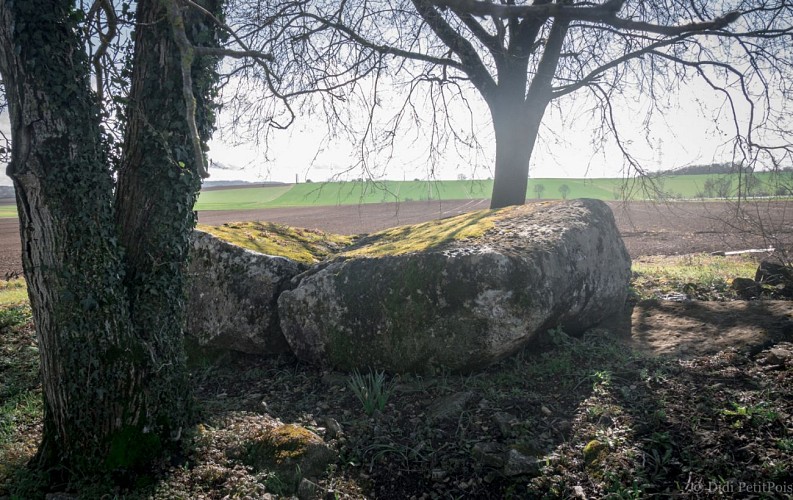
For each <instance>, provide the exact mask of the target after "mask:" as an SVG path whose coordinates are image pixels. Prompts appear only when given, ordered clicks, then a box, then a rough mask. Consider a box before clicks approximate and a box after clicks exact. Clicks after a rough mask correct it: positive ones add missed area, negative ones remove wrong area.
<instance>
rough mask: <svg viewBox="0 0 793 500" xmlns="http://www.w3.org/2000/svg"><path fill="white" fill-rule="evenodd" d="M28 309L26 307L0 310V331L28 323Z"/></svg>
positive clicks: (29, 315)
mask: <svg viewBox="0 0 793 500" xmlns="http://www.w3.org/2000/svg"><path fill="white" fill-rule="evenodd" d="M30 318H31V313H30V308H29V307H28V306H26V305H21V306H13V307H8V308H2V309H0V330H5V329H6V328H11V327H14V326H19V325H24V324H25V323H27V322H28V321H30Z"/></svg>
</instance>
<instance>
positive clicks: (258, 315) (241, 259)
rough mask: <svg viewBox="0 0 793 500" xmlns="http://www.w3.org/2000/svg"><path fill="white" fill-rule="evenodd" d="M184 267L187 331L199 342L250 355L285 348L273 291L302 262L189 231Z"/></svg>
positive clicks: (281, 284)
mask: <svg viewBox="0 0 793 500" xmlns="http://www.w3.org/2000/svg"><path fill="white" fill-rule="evenodd" d="M191 243H192V247H191V251H190V264H189V267H188V287H187V288H188V289H187V335H188V336H190V337H193V338H195V339H196V340H197V341H198V343H199V345H201V346H205V347H213V348H219V349H227V350H233V351H241V352H246V353H252V354H276V353H282V352H288V351H289V345H288V344H287V342H286V339H285V338H284V336H283V333H282V332H281V327H280V323H279V321H278V308H277V300H278V295H279V294H280V293H281V290H282V289H283V287H284V286H285V285H287V284H288V283H289V281H290V279H291V278H293V277H294V276H295V275H297V274H298V273H300V272H302V271H304V270H305V269H306V266H304V265H301V264H298V263H296V262H294V261H292V260H290V259H287V258H285V257H278V256H272V255H264V254H261V253H257V252H253V251H251V250H246V249H244V248H241V247H239V246H236V245H233V244H231V243H228V242H226V241H223V240H221V239H218V238H216V237H214V236H212V235H211V234H208V233H205V232H202V231H198V230H196V231H194V232H193V236H192V242H191Z"/></svg>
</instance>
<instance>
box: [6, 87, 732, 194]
mask: <svg viewBox="0 0 793 500" xmlns="http://www.w3.org/2000/svg"><path fill="white" fill-rule="evenodd" d="M703 101H705V102H710V104H711V105H710V106H709V108H713V109H716V108H718V106H719V104H720V102H719V101H718V100H716V97H715V96H714V95H713V94H712V93H711V92H708V91H707V90H705V89H704V88H702V89H698V88H689V89H688V90H685V91H683V92H682V93H681V95H679V96H672V97H671V101H670V104H671V111H670V112H669V113H668V114H667V115H666V116H665V119H664V118H663V117H660V116H656V117H655V119H654V120H652V121H651V122H649V123H647V124H645V123H643V120H644V115H645V112H646V108H647V105H648V101H646V100H643V99H641V98H637V102H635V103H627V104H623V105H621V106H620V107H619V108H617V111H618V112H619V113H620V115H619V116H618V117H617V120H618V121H619V122H620V125H621V128H622V134H623V141H624V142H626V143H629V144H630V147H631V150H632V152H633V154H634V155H635V156H636V157H637V159H639V160H640V161H642V162H643V163H644V165H646V166H647V167H648V168H649V169H650V170H659V169H669V168H675V167H680V166H684V165H691V164H706V163H711V162H713V161H716V162H719V161H725V160H729V157H728V154H729V149H730V148H729V146H725V143H726V142H728V139H729V137H728V136H726V135H725V134H724V132H723V131H724V130H726V131H728V132H729V131H730V123H729V120H727V117H725V116H722V117H721V118H719V117H718V116H716V115H714V114H713V113H711V114H709V115H706V116H703V113H702V112H701V110H700V107H699V104H701V103H702V102H703ZM698 103H699V104H698ZM473 107H474V114H475V116H476V117H477V118H478V119H477V120H476V121H475V123H474V127H475V129H476V131H475V135H476V136H477V138H478V139H479V141H480V143H481V144H482V145H483V150H482V151H475V150H466V149H464V148H459V147H458V148H454V147H451V146H450V147H448V148H447V149H446V150H444V151H443V152H441V154H440V155H439V157H438V158H437V159H436V161H435V162H434V163H431V162H430V161H429V160H428V156H427V150H428V147H429V141H428V140H426V138H424V135H425V132H426V131H423V130H411V131H409V132H408V133H405V134H404V135H402V136H400V137H399V138H398V139H397V141H396V144H395V146H396V147H395V152H394V154H393V156H392V158H391V159H390V161H386V159H385V158H378V157H374V158H372V159H371V161H370V165H369V167H370V170H369V172H368V173H364V172H362V171H361V169H360V168H353V169H352V170H349V169H350V167H351V166H352V165H355V164H356V161H357V158H358V157H359V155H358V150H357V149H356V148H355V147H354V146H352V145H350V144H349V143H347V142H345V141H342V140H337V141H333V140H328V139H327V137H326V132H325V127H324V126H323V125H322V124H321V123H320V122H317V121H316V120H317V119H318V118H317V116H318V115H314V117H313V120H314V121H311V120H309V119H305V118H303V119H301V118H298V119H297V120H296V122H295V123H294V124H293V126H292V127H291V128H290V129H288V130H286V131H276V132H274V133H273V134H272V137H271V140H270V144H269V149H268V151H267V154H266V157H265V152H264V151H263V150H262V149H261V148H257V147H256V146H255V145H253V144H243V145H239V146H234V145H232V144H233V143H234V142H235V140H234V137H233V134H232V133H229V132H228V131H226V132H218V133H217V134H216V136H215V138H214V139H213V140H212V141H211V143H210V152H209V156H210V159H211V160H212V161H213V162H218V163H220V164H223V165H225V166H227V167H229V168H225V169H222V168H217V167H215V168H211V170H210V178H209V180H245V181H253V182H256V181H280V182H294V181H295V176H296V175H297V176H298V178H299V180H300V181H304V180H305V179H306V178H308V179H311V180H313V181H315V182H317V181H325V180H330V179H333V178H334V176H338V177H340V178H342V179H352V178H356V177H365V176H367V175H370V176H375V177H377V178H381V179H385V178H387V179H393V180H413V179H416V178H418V179H427V178H429V177H434V178H437V179H456V178H457V177H458V175H460V174H462V175H465V176H466V177H467V178H481V179H484V178H488V177H492V176H493V172H492V165H493V161H494V157H495V143H494V141H493V134H492V130H491V124H490V118H489V114H488V112H487V109H486V107H484V105H482V104H476V103H474V104H473ZM227 118H228V117H226V116H224V115H223V114H221V117H220V119H221V121H223V120H225V119H227ZM590 118H591V113H589V112H588V110H587V103H586V102H585V101H578V102H576V101H569V102H568V103H566V104H565V105H564V106H563V107H562V109H557V108H549V109H548V112H547V113H546V115H545V119H544V123H543V131H542V132H541V137H540V139H539V141H538V144H537V146H536V147H535V153H534V156H533V158H532V164H531V168H530V174H529V175H530V177H537V178H543V177H568V178H580V177H622V176H624V175H630V174H632V172H630V171H627V170H626V168H625V163H624V161H623V158H622V155H621V153H620V151H619V150H618V149H617V148H616V146H615V144H614V143H613V141H606V142H604V143H602V147H598V145H601V142H600V141H595V144H593V138H594V137H596V136H595V135H594V133H593V130H594V128H595V124H594V123H593V122H592V121H591V119H590ZM720 127H721V129H722V130H720ZM0 128H2V130H3V132H5V133H6V135H8V136H9V137H10V131H9V125H8V119H7V116H6V115H4V116H2V117H0ZM598 149H599V151H596V150H598ZM430 167H432V168H430ZM347 170H349V171H348V172H347ZM3 173H4V171H3ZM10 184H11V181H10V179H9V178H8V177H6V176H5V175H2V176H0V185H10Z"/></svg>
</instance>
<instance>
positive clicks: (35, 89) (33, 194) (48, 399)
mask: <svg viewBox="0 0 793 500" xmlns="http://www.w3.org/2000/svg"><path fill="white" fill-rule="evenodd" d="M70 4H71V2H68V1H60V2H53V1H42V0H31V1H29V2H14V3H11V2H6V1H2V0H0V37H2V39H1V40H0V72H2V76H3V81H4V84H5V88H6V93H7V98H8V104H9V110H10V120H11V127H12V137H13V147H12V160H11V162H10V164H9V167H8V174H9V175H10V177H11V178H12V179H13V181H14V186H15V188H16V193H17V205H18V208H19V214H20V215H19V217H20V232H21V238H22V249H23V253H22V261H23V267H24V270H25V276H26V278H27V281H28V293H29V296H30V303H31V307H32V310H33V318H34V321H35V323H36V331H37V335H38V340H39V349H40V352H41V372H42V381H43V386H44V397H45V425H44V439H43V444H42V446H41V448H40V450H39V454H38V460H39V462H40V464H41V465H42V466H45V467H48V466H54V465H58V466H60V467H62V468H63V469H71V470H75V471H80V470H83V469H85V468H86V467H90V464H91V463H92V462H95V461H97V460H103V459H105V458H107V454H108V451H109V450H110V448H111V447H112V446H113V441H114V436H117V435H118V433H119V432H120V431H121V429H122V428H123V427H124V425H125V423H128V422H133V421H134V420H135V416H134V415H133V414H131V412H130V410H131V409H132V408H134V407H135V406H136V405H138V404H139V399H138V398H136V397H135V396H134V394H135V392H136V388H137V383H138V381H139V378H138V375H137V373H136V372H135V370H134V369H133V366H132V364H131V359H132V358H134V353H135V351H137V350H138V348H139V346H138V345H137V344H136V343H135V342H134V339H133V338H132V336H131V328H130V322H129V319H128V316H127V314H126V312H127V301H126V294H125V291H124V289H123V286H122V283H121V279H120V276H121V275H122V264H121V260H120V255H121V252H120V251H119V248H118V246H117V243H116V241H117V239H116V238H115V231H114V224H113V210H112V178H111V176H110V171H109V169H108V168H107V164H106V162H105V160H106V159H105V155H104V153H103V148H102V142H101V136H100V130H99V117H98V112H97V111H98V110H97V109H96V106H95V100H94V98H93V96H92V95H91V92H90V89H89V85H88V80H87V75H88V70H87V68H88V66H87V61H86V59H85V57H84V56H83V55H82V51H81V48H80V40H79V38H78V37H77V35H76V31H75V30H74V29H71V28H72V26H70V23H69V22H68V18H69V12H70ZM42 39H43V40H46V42H47V43H46V44H42V43H41V42H40V40H42Z"/></svg>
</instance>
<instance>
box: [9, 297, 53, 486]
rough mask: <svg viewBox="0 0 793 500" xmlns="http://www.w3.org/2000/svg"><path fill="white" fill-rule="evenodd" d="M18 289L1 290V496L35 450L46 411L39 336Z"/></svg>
mask: <svg viewBox="0 0 793 500" xmlns="http://www.w3.org/2000/svg"><path fill="white" fill-rule="evenodd" d="M18 290H19V287H3V288H0V495H2V486H3V484H4V483H7V482H8V481H9V480H10V479H11V477H13V476H14V475H15V473H16V471H17V470H19V469H20V468H21V467H22V466H23V465H24V464H25V463H26V462H27V460H29V459H30V457H31V456H32V454H33V453H34V452H35V451H36V446H37V445H38V439H39V436H40V432H41V417H42V412H43V403H42V399H41V386H40V382H39V377H38V367H39V359H38V347H37V343H36V337H35V334H34V332H33V328H32V325H31V324H30V319H31V315H30V308H29V307H28V306H27V305H26V304H22V303H20V302H22V300H18V299H19V297H18ZM22 291H23V292H24V287H23V288H22Z"/></svg>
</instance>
